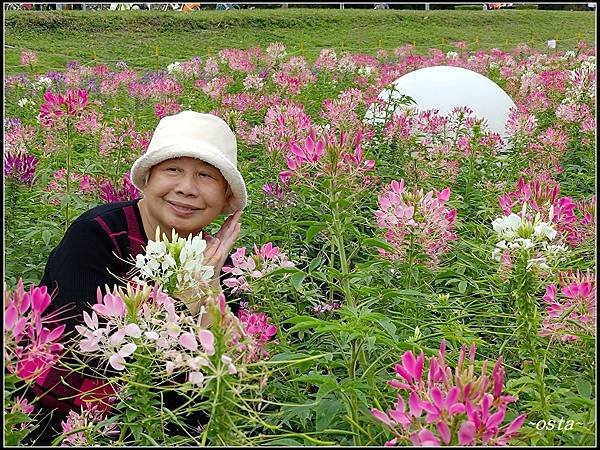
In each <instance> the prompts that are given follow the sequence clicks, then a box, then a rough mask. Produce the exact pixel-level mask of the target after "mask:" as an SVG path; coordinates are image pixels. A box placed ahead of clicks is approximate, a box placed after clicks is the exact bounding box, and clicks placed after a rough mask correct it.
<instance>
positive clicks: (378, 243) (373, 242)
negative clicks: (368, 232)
mask: <svg viewBox="0 0 600 450" xmlns="http://www.w3.org/2000/svg"><path fill="white" fill-rule="evenodd" d="M362 244H363V245H366V246H367V247H377V248H382V249H384V250H385V251H388V252H393V251H394V247H393V246H391V245H390V243H389V242H387V241H385V240H383V239H379V238H367V239H363V240H362Z"/></svg>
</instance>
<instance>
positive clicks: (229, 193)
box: [223, 184, 233, 211]
mask: <svg viewBox="0 0 600 450" xmlns="http://www.w3.org/2000/svg"><path fill="white" fill-rule="evenodd" d="M231 200H233V191H232V190H231V188H230V187H229V184H227V190H226V191H225V203H224V204H223V211H225V210H226V209H227V208H229V204H230V203H231Z"/></svg>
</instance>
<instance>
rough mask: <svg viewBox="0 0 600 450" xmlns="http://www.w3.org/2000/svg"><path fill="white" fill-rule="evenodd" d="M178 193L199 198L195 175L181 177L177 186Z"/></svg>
mask: <svg viewBox="0 0 600 450" xmlns="http://www.w3.org/2000/svg"><path fill="white" fill-rule="evenodd" d="M176 191H177V193H178V194H182V195H186V196H188V195H193V196H197V195H198V185H197V184H196V182H195V180H194V176H193V175H187V174H184V175H182V176H181V178H180V179H179V183H178V184H177V188H176Z"/></svg>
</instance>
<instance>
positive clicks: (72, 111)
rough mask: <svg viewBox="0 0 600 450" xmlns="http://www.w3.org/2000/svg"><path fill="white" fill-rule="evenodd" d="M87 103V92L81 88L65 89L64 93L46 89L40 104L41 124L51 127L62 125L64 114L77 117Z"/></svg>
mask: <svg viewBox="0 0 600 450" xmlns="http://www.w3.org/2000/svg"><path fill="white" fill-rule="evenodd" d="M87 104H88V93H87V91H85V90H83V89H74V90H67V91H66V93H65V95H64V96H63V95H62V94H54V93H53V92H52V91H47V92H46V93H45V94H44V103H42V105H41V106H40V113H39V119H40V123H41V124H42V126H44V127H46V128H52V127H54V126H55V125H56V126H58V127H62V126H63V121H64V119H65V115H66V116H72V117H74V118H78V117H79V116H80V115H81V114H82V113H83V111H84V110H85V108H86V106H87Z"/></svg>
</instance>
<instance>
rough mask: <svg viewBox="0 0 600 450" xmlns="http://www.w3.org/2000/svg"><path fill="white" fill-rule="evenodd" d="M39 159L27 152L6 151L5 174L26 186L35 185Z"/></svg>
mask: <svg viewBox="0 0 600 450" xmlns="http://www.w3.org/2000/svg"><path fill="white" fill-rule="evenodd" d="M38 162H39V160H38V159H37V158H36V157H35V156H32V155H28V154H25V153H21V154H17V155H15V154H11V153H4V176H5V177H7V178H10V179H13V180H15V181H16V182H17V183H19V184H24V185H25V186H31V185H33V181H34V179H35V171H36V167H37V165H38Z"/></svg>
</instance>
